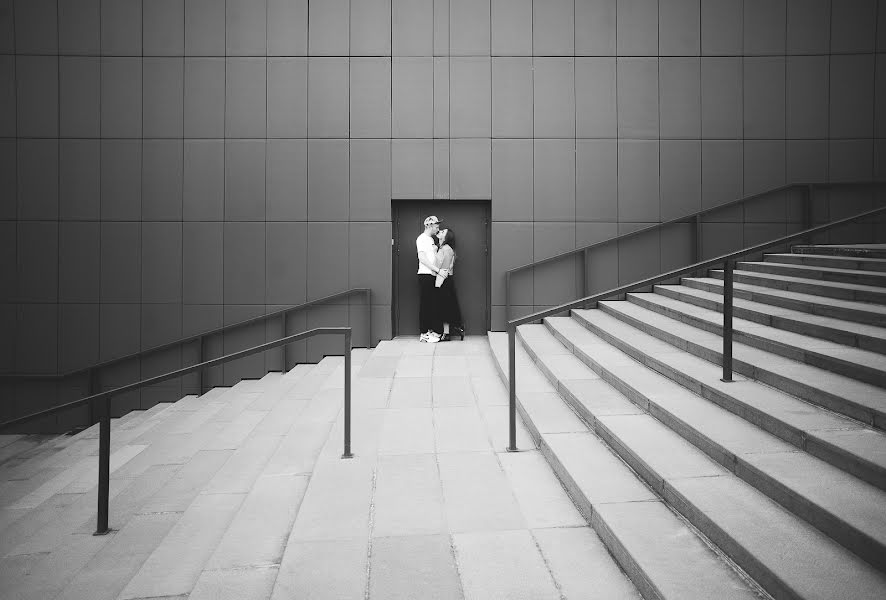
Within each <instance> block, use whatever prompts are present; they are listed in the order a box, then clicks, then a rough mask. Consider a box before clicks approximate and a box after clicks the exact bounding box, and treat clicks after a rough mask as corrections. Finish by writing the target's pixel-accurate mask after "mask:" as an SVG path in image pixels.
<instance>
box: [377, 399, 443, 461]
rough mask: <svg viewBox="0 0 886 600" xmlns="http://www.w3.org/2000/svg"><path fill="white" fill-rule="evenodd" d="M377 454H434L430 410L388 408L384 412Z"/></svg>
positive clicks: (431, 414) (431, 413)
mask: <svg viewBox="0 0 886 600" xmlns="http://www.w3.org/2000/svg"><path fill="white" fill-rule="evenodd" d="M384 413H385V416H384V422H383V424H382V430H381V438H380V439H379V445H378V452H379V454H421V453H428V454H430V453H433V452H434V422H433V418H434V417H433V415H434V413H433V410H432V409H430V408H389V409H386V410H385V411H384Z"/></svg>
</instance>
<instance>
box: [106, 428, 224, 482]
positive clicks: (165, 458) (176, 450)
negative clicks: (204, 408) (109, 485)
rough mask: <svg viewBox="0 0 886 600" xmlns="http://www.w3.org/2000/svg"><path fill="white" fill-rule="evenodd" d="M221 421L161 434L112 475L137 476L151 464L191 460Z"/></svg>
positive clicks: (181, 463) (213, 435) (216, 432)
mask: <svg viewBox="0 0 886 600" xmlns="http://www.w3.org/2000/svg"><path fill="white" fill-rule="evenodd" d="M222 427H223V425H222V424H221V423H206V424H204V425H203V426H202V427H201V428H200V429H198V430H197V431H196V432H194V433H177V434H169V435H167V436H163V438H162V440H156V441H153V442H151V445H150V446H149V447H148V448H147V449H146V450H144V451H143V452H141V453H140V454H139V455H138V456H136V457H135V458H133V459H132V460H130V461H129V462H127V463H126V464H125V465H123V466H122V467H120V468H119V469H117V470H116V471H115V472H114V473H113V474H112V477H120V478H127V477H138V476H140V475H141V474H142V473H143V472H144V471H145V469H147V468H148V467H151V466H153V465H172V464H178V465H183V464H185V463H187V462H188V461H189V460H191V459H192V458H193V457H194V456H195V455H196V454H197V453H198V452H199V451H200V450H201V449H202V448H203V446H204V445H206V444H208V443H209V441H210V440H212V439H213V438H214V437H215V436H216V435H218V432H219V431H221V429H222Z"/></svg>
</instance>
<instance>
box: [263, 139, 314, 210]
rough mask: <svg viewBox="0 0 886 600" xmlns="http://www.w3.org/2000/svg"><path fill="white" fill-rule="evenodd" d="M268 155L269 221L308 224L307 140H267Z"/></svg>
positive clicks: (266, 167) (266, 166) (266, 175)
mask: <svg viewBox="0 0 886 600" xmlns="http://www.w3.org/2000/svg"><path fill="white" fill-rule="evenodd" d="M266 151H267V156H266V165H265V169H266V174H265V178H266V185H267V191H266V193H267V210H268V212H267V219H268V220H269V221H305V220H307V218H308V195H307V194H308V143H307V140H268V145H267V150H266Z"/></svg>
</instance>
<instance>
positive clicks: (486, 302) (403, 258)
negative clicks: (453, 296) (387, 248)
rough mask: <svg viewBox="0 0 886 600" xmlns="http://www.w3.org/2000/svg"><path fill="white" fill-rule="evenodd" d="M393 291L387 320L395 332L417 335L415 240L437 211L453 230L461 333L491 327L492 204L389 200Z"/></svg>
mask: <svg viewBox="0 0 886 600" xmlns="http://www.w3.org/2000/svg"><path fill="white" fill-rule="evenodd" d="M391 214H392V218H393V224H392V235H393V245H394V247H393V248H392V249H391V256H392V259H393V277H392V281H393V294H392V302H391V312H392V314H391V324H392V328H393V333H394V335H410V334H415V335H417V334H418V282H417V281H416V276H415V275H416V270H417V268H418V258H417V256H416V253H415V238H416V237H417V236H418V235H419V234H420V233H421V232H422V231H423V230H424V225H423V222H424V219H425V217H427V216H428V215H436V216H437V217H438V218H439V219H441V220H443V221H445V225H446V226H447V227H449V228H451V229H452V230H453V231H454V232H455V234H456V244H457V247H456V251H457V252H458V261H457V262H456V264H455V277H456V279H455V282H456V288H457V291H458V302H459V306H460V307H461V312H462V318H463V319H464V325H465V333H467V334H471V335H485V334H486V332H487V331H488V330H489V327H490V318H491V317H490V306H491V295H490V293H491V292H490V282H489V274H490V272H491V269H490V253H489V240H490V239H491V234H490V233H491V232H490V227H491V226H490V216H491V205H490V202H489V201H488V200H444V201H437V200H393V201H391Z"/></svg>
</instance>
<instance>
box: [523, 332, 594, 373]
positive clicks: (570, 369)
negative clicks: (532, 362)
mask: <svg viewBox="0 0 886 600" xmlns="http://www.w3.org/2000/svg"><path fill="white" fill-rule="evenodd" d="M551 338H552V339H553V336H551ZM531 343H532V342H530V344H531ZM531 348H532V352H533V353H536V352H537V350H538V349H537V348H536V347H535V346H531ZM535 356H536V357H538V363H537V364H538V365H539V367H540V368H541V370H542V371H543V372H544V373H545V374H546V375H547V376H548V379H552V380H553V381H565V380H567V379H594V378H595V377H596V376H597V375H596V373H594V372H593V371H591V370H590V369H589V368H588V366H587V365H586V364H584V363H583V362H581V361H580V360H579V359H578V358H576V357H575V356H574V355H573V354H571V353H570V354H551V355H545V354H537V353H536V354H535ZM518 381H519V376H518Z"/></svg>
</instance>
